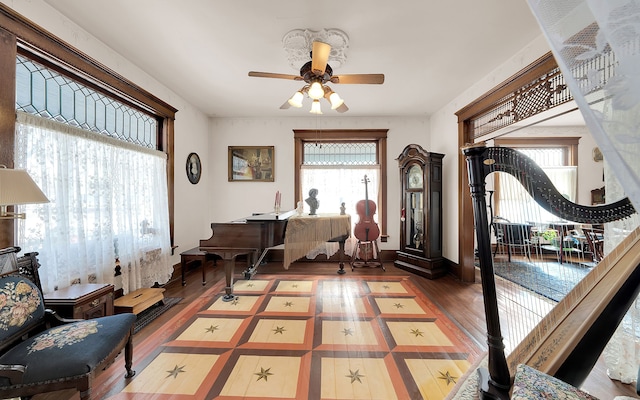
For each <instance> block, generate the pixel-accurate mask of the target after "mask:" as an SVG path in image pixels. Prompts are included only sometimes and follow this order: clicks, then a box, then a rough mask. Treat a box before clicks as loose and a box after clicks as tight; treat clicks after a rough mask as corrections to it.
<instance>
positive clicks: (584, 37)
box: [528, 0, 640, 382]
mask: <svg viewBox="0 0 640 400" xmlns="http://www.w3.org/2000/svg"><path fill="white" fill-rule="evenodd" d="M528 2H529V5H530V7H531V9H532V11H533V13H534V14H535V16H536V18H537V19H538V22H539V24H540V26H541V27H542V30H543V32H544V34H545V35H546V38H547V40H548V41H549V44H550V46H551V49H552V51H553V54H554V56H555V59H556V61H557V62H558V65H559V67H560V69H561V71H562V74H563V75H564V77H565V79H566V82H567V85H568V86H569V90H570V91H571V93H572V95H573V97H574V98H575V101H576V103H577V104H578V107H579V108H580V111H581V112H582V115H583V116H584V119H585V121H586V122H587V126H588V127H589V130H590V131H591V133H592V135H593V137H594V139H595V141H596V143H597V144H598V146H599V147H600V150H601V151H602V153H603V155H604V158H605V160H606V162H607V166H608V167H609V168H611V170H612V172H613V174H614V175H615V177H616V178H617V179H618V181H619V182H620V185H621V187H622V190H620V191H619V192H620V194H622V193H626V195H628V196H629V198H630V199H631V201H632V202H633V204H634V205H635V207H636V209H640V158H639V157H638V154H640V1H639V0H562V1H557V0H528ZM610 55H613V57H612V58H611V59H613V60H615V62H614V63H612V65H611V66H609V65H606V64H605V65H603V64H601V63H596V62H594V63H589V61H590V60H592V59H594V58H596V57H598V56H603V58H605V59H606V58H608V57H609V56H610ZM611 67H613V68H614V69H615V76H613V77H611V78H609V77H608V76H607V72H608V71H610V70H611V69H610V68H611ZM607 183H608V182H607ZM611 192H612V191H610V190H609V187H607V201H608V202H611V201H612V200H617V199H615V198H613V196H612V193H611ZM609 236H612V235H610V234H609V233H608V232H605V237H609ZM632 308H634V309H633V310H632V311H631V313H630V314H629V315H628V316H627V317H626V321H627V322H625V323H623V324H622V325H621V328H620V329H619V330H618V332H617V333H616V334H615V335H614V338H613V339H612V340H611V343H610V344H609V346H608V348H607V349H606V350H605V359H606V360H607V361H608V372H609V376H610V377H612V378H615V379H619V380H621V381H623V382H631V381H634V380H636V376H637V372H638V365H639V364H640V351H639V344H638V333H637V332H640V321H639V320H638V318H637V315H638V301H636V306H635V307H632Z"/></svg>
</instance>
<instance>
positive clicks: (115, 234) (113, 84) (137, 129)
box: [0, 5, 177, 290]
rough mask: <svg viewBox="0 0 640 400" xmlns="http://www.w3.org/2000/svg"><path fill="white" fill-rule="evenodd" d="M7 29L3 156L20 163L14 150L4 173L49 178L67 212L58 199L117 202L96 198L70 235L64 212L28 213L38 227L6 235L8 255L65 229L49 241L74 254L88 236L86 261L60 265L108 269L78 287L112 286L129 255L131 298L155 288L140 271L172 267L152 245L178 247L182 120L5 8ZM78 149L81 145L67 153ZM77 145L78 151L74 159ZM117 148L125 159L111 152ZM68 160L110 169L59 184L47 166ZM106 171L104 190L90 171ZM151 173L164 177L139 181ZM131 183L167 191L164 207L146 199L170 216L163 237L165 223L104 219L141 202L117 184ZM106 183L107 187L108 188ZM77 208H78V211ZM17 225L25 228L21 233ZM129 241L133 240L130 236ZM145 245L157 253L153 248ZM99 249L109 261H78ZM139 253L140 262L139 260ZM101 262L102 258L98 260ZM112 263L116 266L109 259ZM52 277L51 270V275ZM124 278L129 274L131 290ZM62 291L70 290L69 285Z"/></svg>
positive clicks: (0, 131)
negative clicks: (159, 239)
mask: <svg viewBox="0 0 640 400" xmlns="http://www.w3.org/2000/svg"><path fill="white" fill-rule="evenodd" d="M0 27H1V28H2V32H3V40H2V41H0V71H1V72H2V73H1V74H0V87H2V88H3V90H1V91H0V147H2V148H4V149H14V150H15V153H14V151H11V150H9V151H4V152H2V154H0V164H4V165H7V166H8V167H10V168H12V167H16V168H19V167H23V168H27V169H29V168H31V167H34V168H35V172H34V174H33V175H34V176H35V178H39V179H42V178H43V177H44V176H45V174H48V175H47V178H46V179H48V180H47V181H46V182H45V181H44V180H41V181H40V182H39V183H40V184H41V185H42V186H44V185H49V184H55V185H59V187H57V188H56V189H55V190H53V191H47V192H48V193H47V192H45V193H47V195H48V196H49V197H50V198H52V199H54V200H56V201H59V203H58V204H60V203H64V201H60V199H61V198H62V197H63V196H67V195H68V196H69V197H67V198H71V197H70V196H71V195H74V196H75V195H78V194H80V197H83V196H82V193H86V192H87V191H89V192H91V191H92V192H93V193H94V194H95V193H98V192H101V191H103V190H104V191H107V189H108V191H110V192H111V193H112V194H111V196H110V197H109V200H106V202H105V197H104V196H101V197H100V199H101V200H99V203H100V204H98V203H96V198H97V197H92V198H91V199H89V200H87V199H86V198H83V201H84V204H82V207H85V210H83V211H86V213H85V214H84V216H83V217H82V218H80V219H79V220H78V221H77V222H74V224H73V225H72V226H71V225H67V226H63V225H64V224H65V222H64V221H63V218H61V215H60V214H59V213H57V212H48V213H46V214H47V215H45V213H41V210H39V209H38V210H35V211H34V212H32V211H27V212H28V213H29V216H30V217H28V218H27V221H22V222H28V223H29V224H31V223H35V224H37V223H40V225H38V226H31V225H25V224H23V223H22V222H20V223H16V221H8V223H7V224H5V225H3V226H4V228H3V233H4V234H3V235H0V245H1V246H2V247H6V246H10V245H14V244H20V243H18V242H17V241H16V237H22V238H25V237H27V236H30V235H32V234H38V231H48V230H50V229H52V228H53V227H54V225H59V226H58V227H57V228H60V227H61V228H62V229H63V231H64V232H65V234H64V235H56V234H55V233H53V234H51V232H49V236H50V237H52V238H53V241H55V240H59V241H60V242H65V238H66V243H67V245H68V246H69V247H73V246H75V245H76V242H75V241H74V240H75V238H77V237H79V236H78V235H76V233H77V232H79V231H83V233H84V236H85V238H86V239H85V242H86V243H87V246H86V247H85V249H83V250H80V251H78V253H79V254H78V256H79V257H81V261H79V262H76V261H75V259H74V260H73V261H69V260H63V262H62V263H58V264H64V263H67V264H68V267H69V270H72V269H75V270H77V269H78V267H79V266H82V265H93V264H100V266H101V267H102V269H101V270H99V271H95V266H92V267H91V268H94V271H90V270H86V271H83V272H80V273H79V279H80V280H81V281H82V282H83V283H86V282H91V281H92V280H93V279H95V280H99V281H104V282H112V281H113V272H114V264H115V263H114V261H115V260H114V258H113V254H114V252H119V254H120V255H124V254H125V253H126V254H128V255H129V256H130V257H131V261H130V262H131V263H132V264H129V263H125V264H124V265H123V267H124V268H123V288H124V289H125V290H131V289H134V288H136V287H140V286H141V284H143V285H147V283H146V282H144V283H142V282H143V280H144V277H143V276H142V275H141V274H140V271H142V270H143V269H144V268H138V266H139V265H140V264H144V266H146V267H148V266H149V265H153V264H156V263H159V262H160V263H162V262H163V261H162V259H164V260H166V259H167V258H166V257H167V256H166V255H164V254H162V255H160V254H158V251H157V250H158V244H157V243H150V242H153V240H151V241H149V240H148V239H150V238H151V237H152V236H153V235H156V234H157V233H158V232H159V231H162V236H163V244H162V248H163V249H167V248H169V250H170V248H171V243H172V241H173V185H172V181H173V180H172V179H168V177H169V176H173V147H172V146H173V125H174V124H173V121H174V118H175V113H176V111H177V110H176V109H175V108H173V107H171V106H170V105H168V104H166V103H164V102H163V101H161V100H160V99H158V98H156V97H155V96H153V95H152V94H151V93H149V92H147V91H145V90H144V89H142V88H140V87H138V86H137V85H135V84H133V83H132V82H129V81H128V80H126V79H125V78H123V77H122V76H120V75H118V74H117V73H115V72H114V71H111V70H109V69H108V68H106V67H105V66H103V65H102V64H100V63H98V62H96V61H95V60H93V59H92V58H90V57H88V56H87V55H86V54H83V53H81V52H80V51H78V50H77V49H75V48H73V47H71V46H70V45H68V44H67V43H65V42H63V41H62V40H60V39H58V38H56V37H55V36H53V35H51V34H50V33H48V32H46V31H44V30H43V29H42V28H41V27H39V26H37V25H34V24H33V23H31V22H30V21H28V20H27V19H25V18H23V17H22V16H20V15H18V14H16V13H15V12H14V11H13V10H11V9H10V8H8V7H6V6H3V5H0ZM16 111H18V116H16ZM25 112H26V113H25ZM27 113H28V114H27ZM61 122H64V124H63V123H61ZM78 128H81V129H82V131H80V129H78ZM37 138H40V140H39V141H38V139H37ZM63 138H64V139H63ZM69 138H71V139H69ZM79 139H83V140H79ZM84 139H90V140H88V141H87V140H84ZM94 139H96V140H94ZM62 140H64V144H63V142H62ZM45 141H46V142H45ZM71 142H73V145H70V144H69V143H71ZM45 143H46V144H45ZM76 145H77V146H78V147H77V149H71V148H72V147H74V146H76ZM42 146H47V147H46V150H44V151H43V150H42ZM82 146H85V147H82ZM114 148H117V149H116V150H113V149H114ZM66 150H75V151H76V153H75V154H78V155H79V156H78V158H89V154H93V155H94V156H95V157H100V158H101V159H103V160H106V159H107V158H110V160H109V161H108V162H93V163H88V164H85V166H84V167H71V168H67V171H66V174H67V177H66V178H62V179H59V178H58V177H59V176H61V175H56V176H55V177H54V178H52V177H53V175H52V174H58V173H59V172H60V171H58V170H56V169H55V168H52V167H51V165H54V164H47V162H49V161H47V160H50V158H49V159H47V160H45V158H46V157H48V156H51V154H53V153H54V152H56V154H58V155H59V154H61V153H58V152H59V151H66ZM112 150H113V151H112ZM50 151H51V152H50ZM45 156H46V157H45ZM64 157H66V161H71V159H72V158H74V157H75V156H72V155H68V154H67V155H65V156H64ZM57 161H58V160H56V162H57ZM55 165H57V166H59V165H60V164H59V163H58V164H55ZM45 166H46V167H45ZM98 169H100V170H101V171H104V172H105V175H101V177H102V178H103V179H102V180H99V179H96V176H92V175H93V174H92V172H91V171H92V170H98ZM150 170H153V171H155V172H156V173H155V174H154V175H153V177H151V176H150V175H146V176H141V175H144V174H146V173H148V172H149V171H150ZM123 171H124V172H123ZM158 172H160V173H158ZM117 174H119V175H117ZM133 175H136V176H138V178H137V179H142V181H141V182H146V183H147V184H148V185H147V186H149V187H154V186H155V187H158V188H161V190H162V192H163V196H162V197H163V198H162V199H158V200H159V201H158V202H157V203H156V199H157V196H154V197H149V196H147V195H145V196H144V199H143V200H144V201H146V202H147V203H148V202H151V201H153V207H154V208H163V209H164V210H165V215H166V218H165V219H166V221H162V224H163V227H162V228H161V229H158V226H159V224H160V223H161V221H158V220H157V219H156V218H155V217H154V218H151V217H148V215H147V217H148V218H146V221H142V222H145V223H142V222H141V221H138V220H134V219H131V220H127V219H126V218H123V219H120V218H116V219H114V218H108V217H105V216H104V215H102V214H101V215H99V214H98V212H97V210H99V209H102V210H104V209H110V208H111V209H113V208H115V207H120V206H121V202H124V201H125V200H124V197H128V198H129V199H135V198H136V197H137V198H139V197H140V196H129V195H128V194H129V193H138V192H137V191H139V190H142V186H136V185H135V184H134V185H133V186H131V185H126V184H124V183H123V181H122V180H119V179H120V178H123V179H127V178H130V177H131V176H133ZM159 177H160V178H159ZM145 179H146V180H145ZM150 179H151V180H150ZM106 180H108V181H109V184H106V183H105V181H106ZM62 183H65V184H66V183H74V184H76V185H77V186H76V187H77V190H76V188H74V189H70V188H64V187H62V185H61V184H62ZM147 186H144V188H147ZM144 190H146V189H144ZM114 199H115V200H114ZM52 203H53V201H52ZM70 204H71V205H73V206H75V207H80V202H74V203H70ZM28 207H31V206H28ZM127 207H130V208H129V209H130V210H136V211H134V213H136V212H138V211H139V210H140V209H142V208H144V207H147V205H145V204H142V202H140V203H137V204H129V205H127ZM140 207H142V208H140ZM167 211H168V215H167ZM77 215H80V213H78V214H77ZM14 225H17V227H18V229H17V230H16V229H14ZM126 226H128V228H125V227H126ZM105 231H108V232H110V233H111V236H110V237H109V239H107V240H103V239H102V238H103V237H104V236H101V235H103V234H104V233H105ZM125 231H127V232H129V233H130V234H125V233H124V232H125ZM16 232H18V233H17V235H18V236H16ZM131 232H134V233H133V234H131ZM20 235H22V236H20ZM134 236H137V237H139V238H140V239H141V240H139V241H138V243H135V244H132V243H133V242H134V240H131V238H132V237H134ZM20 240H22V239H20ZM50 243H51V242H50ZM147 244H149V245H150V246H147V247H145V246H146V245H147ZM100 247H101V248H102V250H101V252H94V254H96V256H95V257H93V258H92V257H87V254H80V253H82V252H84V253H86V252H87V251H94V250H96V249H98V248H100ZM116 247H117V249H116ZM133 248H136V249H137V250H138V251H139V252H138V253H137V254H134V251H132V249H133ZM23 250H24V251H38V250H42V251H41V255H40V259H41V261H43V263H44V258H45V257H44V252H45V249H44V248H42V249H40V248H29V247H26V246H25V247H24V248H23ZM58 250H60V246H57V245H51V246H50V248H49V249H47V250H46V251H47V252H48V254H49V256H50V257H53V258H58V257H60V254H59V253H57V251H58ZM65 251H67V254H71V253H72V252H73V250H71V251H69V250H68V249H66V250H65ZM163 252H164V250H163ZM98 253H100V254H103V256H97V254H98ZM104 254H110V255H111V256H110V257H105V256H104ZM123 257H124V256H123ZM133 264H137V265H133ZM128 267H131V268H128ZM52 268H53V267H52V264H50V263H49V264H47V268H45V270H47V271H48V270H50V269H52ZM126 270H128V272H129V276H128V278H129V282H128V283H127V282H126V279H127V277H126V276H125V275H126V274H127V271H126ZM58 272H59V271H58ZM77 274H78V273H77V271H71V275H77ZM53 275H55V272H54V273H53ZM72 280H73V278H72ZM64 284H68V282H62V283H61V285H64ZM47 285H48V287H47V290H52V289H53V287H55V284H51V283H47Z"/></svg>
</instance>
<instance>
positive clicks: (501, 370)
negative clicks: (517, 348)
mask: <svg viewBox="0 0 640 400" xmlns="http://www.w3.org/2000/svg"><path fill="white" fill-rule="evenodd" d="M485 150H486V147H485V145H484V143H478V144H476V145H471V146H468V147H465V148H463V149H462V152H463V154H464V155H465V156H466V158H467V169H468V171H469V189H470V192H471V199H472V202H473V214H474V219H475V229H476V239H477V242H478V243H477V246H478V258H479V263H480V277H481V280H482V291H483V293H484V298H485V302H484V307H485V309H484V311H485V316H486V320H487V345H488V347H489V351H488V357H489V364H488V365H489V371H488V375H487V373H486V372H487V371H486V370H483V369H480V370H479V374H480V397H481V398H482V399H508V398H509V389H510V388H511V376H510V374H509V366H508V365H507V359H506V357H505V354H504V342H503V339H502V332H501V330H500V317H499V315H498V300H497V295H496V283H495V276H494V271H493V260H492V259H491V241H490V234H489V219H488V217H487V202H486V197H485V196H486V190H485V180H484V176H485V174H484V168H485V165H484V152H485ZM487 161H488V162H490V160H487Z"/></svg>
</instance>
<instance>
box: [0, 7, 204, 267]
mask: <svg viewBox="0 0 640 400" xmlns="http://www.w3.org/2000/svg"><path fill="white" fill-rule="evenodd" d="M3 3H5V4H6V5H8V6H9V7H11V8H13V9H14V10H16V11H17V12H19V13H20V14H22V15H24V16H25V17H27V18H28V19H30V20H32V21H33V22H35V23H36V24H38V25H40V26H42V27H43V28H44V29H46V30H48V31H49V32H51V33H53V34H54V35H56V36H58V37H59V38H61V39H62V40H64V41H65V42H67V43H69V44H71V45H72V46H74V47H76V48H78V49H79V50H80V51H82V52H84V53H86V54H88V55H89V56H90V57H92V58H94V59H96V60H97V61H99V62H100V63H102V64H104V65H106V66H107V67H109V68H111V69H112V70H114V71H115V72H117V73H119V74H120V75H122V76H124V77H126V78H127V79H129V80H130V81H132V82H134V83H135V84H137V85H138V86H140V87H142V88H143V89H145V90H146V91H148V92H150V93H152V94H154V95H155V96H157V97H158V98H160V99H162V100H163V101H165V102H166V103H168V104H170V105H172V106H173V107H175V108H177V109H178V110H179V111H178V113H177V114H176V121H175V147H174V151H175V179H174V180H175V193H176V195H175V225H174V234H175V244H176V245H178V246H179V247H178V249H177V251H176V254H175V255H174V256H173V257H172V260H171V261H172V263H174V264H175V263H178V262H180V256H179V253H180V252H181V251H184V250H188V249H189V248H191V247H194V246H196V245H197V244H198V240H199V239H202V238H203V237H204V235H205V232H206V231H207V229H205V224H204V221H205V220H208V215H207V214H208V210H209V208H210V207H211V202H210V198H209V194H210V190H209V186H210V178H211V177H210V176H207V175H208V174H207V171H205V172H204V173H203V176H202V178H201V180H200V183H199V184H198V185H192V184H191V183H190V182H189V181H188V179H187V176H186V171H185V163H186V159H187V155H188V154H189V153H190V152H192V151H195V152H198V154H199V155H200V156H201V158H202V162H203V165H205V166H206V165H207V164H209V154H208V152H207V149H208V147H209V123H210V122H209V119H208V117H207V116H206V115H204V114H203V113H202V112H200V111H199V110H198V109H197V107H195V106H194V105H192V104H189V103H188V102H186V101H185V100H184V99H183V98H181V97H180V96H178V95H177V94H175V93H174V92H172V91H171V90H169V89H168V88H167V87H165V86H164V85H162V84H161V83H160V82H158V81H156V80H155V79H153V78H152V77H151V76H149V75H148V74H147V73H145V72H144V71H143V70H141V69H140V68H138V67H137V66H135V65H133V64H132V63H130V62H129V61H128V60H126V59H125V58H123V57H122V56H120V55H119V54H117V53H115V52H114V51H113V50H111V49H110V48H109V47H107V46H106V45H105V44H104V43H102V42H101V41H100V40H98V39H96V38H95V37H93V36H91V35H90V34H88V33H87V32H86V31H84V30H83V29H82V28H80V27H79V26H77V25H76V24H74V23H73V22H71V21H70V20H69V19H67V18H66V17H64V16H63V15H61V14H60V13H58V12H57V11H56V10H54V9H53V8H51V7H50V6H49V5H48V4H46V3H45V2H44V1H42V0H31V1H24V0H16V1H8V0H5V1H3ZM207 226H208V225H207Z"/></svg>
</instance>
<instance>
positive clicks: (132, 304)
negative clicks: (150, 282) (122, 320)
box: [113, 288, 164, 315]
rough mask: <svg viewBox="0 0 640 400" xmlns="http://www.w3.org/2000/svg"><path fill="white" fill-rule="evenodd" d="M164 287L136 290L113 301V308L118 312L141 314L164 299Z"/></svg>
mask: <svg viewBox="0 0 640 400" xmlns="http://www.w3.org/2000/svg"><path fill="white" fill-rule="evenodd" d="M163 292H164V289H162V288H143V289H138V290H135V291H133V292H131V293H129V294H127V295H124V296H122V297H118V298H117V299H115V300H114V301H113V309H114V311H115V313H116V314H120V313H133V314H135V315H138V314H140V313H141V312H143V311H144V310H146V309H147V308H149V307H151V306H152V305H154V304H157V303H160V302H163V301H164V294H163Z"/></svg>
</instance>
